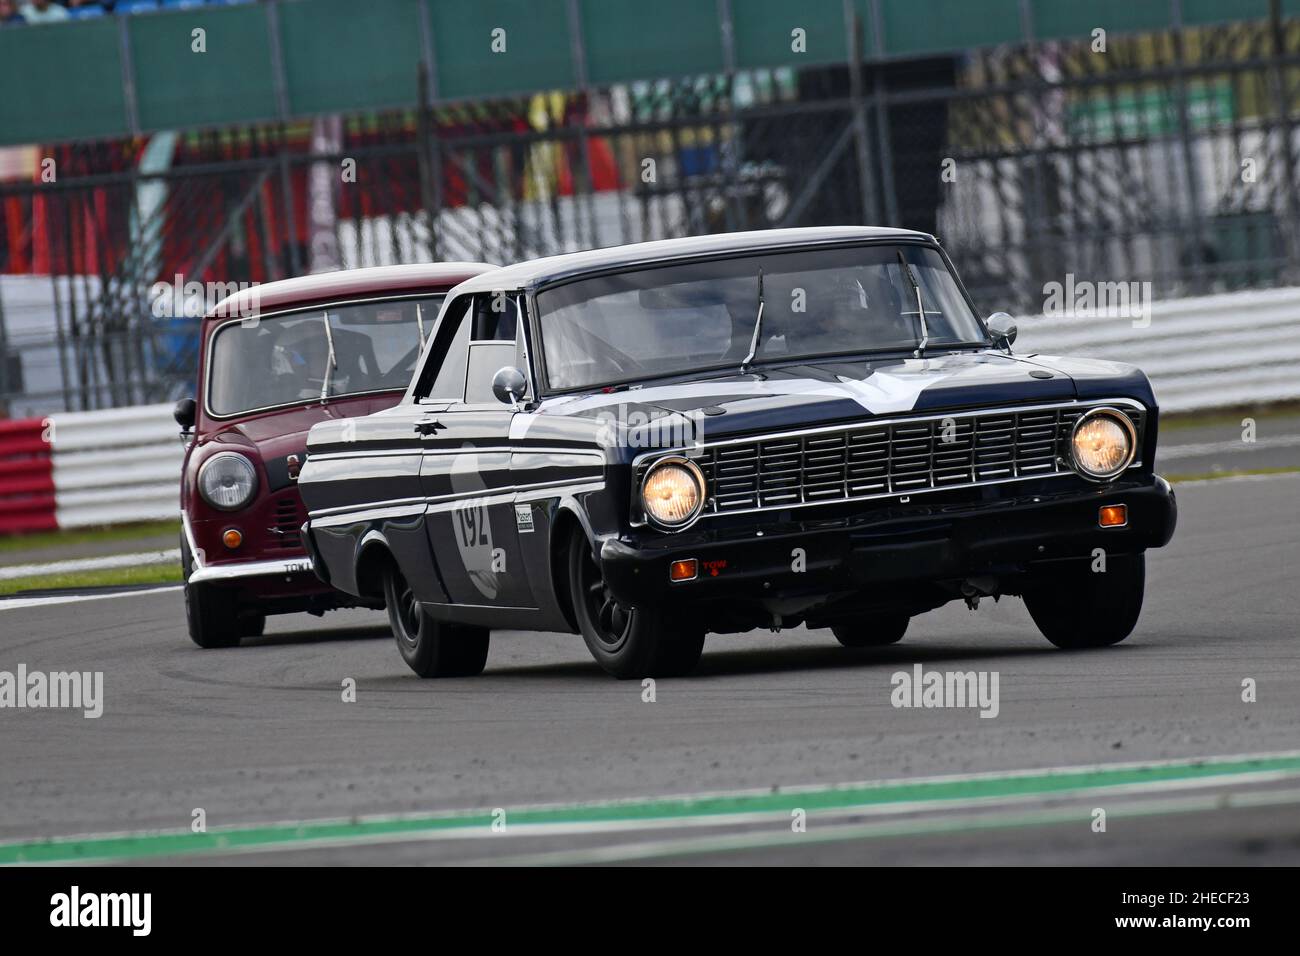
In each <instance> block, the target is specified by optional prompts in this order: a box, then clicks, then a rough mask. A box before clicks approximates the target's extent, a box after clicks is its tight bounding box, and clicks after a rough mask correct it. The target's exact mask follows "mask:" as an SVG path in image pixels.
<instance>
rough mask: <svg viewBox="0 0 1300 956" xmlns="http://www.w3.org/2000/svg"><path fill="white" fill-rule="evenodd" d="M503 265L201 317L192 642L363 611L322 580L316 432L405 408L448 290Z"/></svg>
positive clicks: (187, 569)
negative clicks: (301, 475)
mask: <svg viewBox="0 0 1300 956" xmlns="http://www.w3.org/2000/svg"><path fill="white" fill-rule="evenodd" d="M493 268H495V267H494V266H491V265H487V264H484V263H477V262H452V263H439V264H431V265H407V266H378V267H374V268H368V269H352V270H346V271H343V272H330V273H324V274H321V275H312V276H303V277H299V278H294V279H285V280H282V281H279V282H269V283H266V284H264V285H260V286H254V287H252V288H249V289H245V290H243V291H241V292H238V293H236V294H235V295H232V296H230V297H228V298H227V299H225V300H223V301H222V302H221V303H219V304H218V305H217V306H216V307H215V308H214V309H213V310H212V311H211V312H210V313H209V314H208V316H207V317H206V318H204V319H203V329H202V344H201V347H200V351H199V371H198V379H197V390H198V394H197V395H196V396H195V398H192V399H191V398H185V399H181V401H179V402H177V404H176V413H175V414H176V421H177V422H178V423H179V424H180V426H181V428H182V429H184V430H185V432H186V437H187V439H188V441H187V444H186V450H185V464H184V467H183V469H182V472H181V514H182V525H183V531H182V534H181V558H182V566H183V569H184V576H185V613H186V619H187V621H188V624H189V632H190V638H191V639H192V640H193V641H194V643H195V644H197V645H199V646H200V647H230V646H233V645H235V644H238V643H239V640H240V638H242V637H248V636H254V635H259V634H261V633H262V629H263V627H264V626H265V624H266V615H268V614H283V613H289V612H293V611H309V612H311V613H313V614H322V613H324V612H325V611H327V610H330V609H332V608H336V607H343V606H349V605H355V604H357V603H358V601H357V599H356V598H352V597H349V596H348V595H345V594H343V593H341V592H338V591H334V590H333V589H331V588H330V587H329V586H328V585H326V584H324V583H322V582H321V581H320V579H319V578H317V577H316V575H315V574H313V573H312V562H311V558H310V557H308V555H307V552H306V550H305V549H304V547H303V543H302V539H301V528H302V525H303V522H304V521H306V518H307V516H306V514H305V513H304V510H303V506H302V501H301V499H300V498H299V495H298V488H297V480H298V472H299V470H300V469H301V468H302V464H303V461H304V459H305V458H306V447H307V432H308V430H309V429H310V428H311V426H312V425H314V424H316V423H317V422H321V421H326V420H328V419H342V418H351V417H355V416H358V415H368V414H370V413H371V412H376V411H379V410H381V409H384V408H388V407H390V406H392V405H395V404H397V402H398V400H399V399H400V398H401V397H402V393H403V392H404V391H405V390H406V386H407V384H408V383H409V382H410V380H411V373H412V371H413V370H414V368H415V366H416V363H417V361H418V359H419V355H420V351H421V349H422V348H423V345H424V342H425V341H426V339H427V337H428V335H429V333H430V332H432V330H433V325H434V321H435V320H436V319H437V317H438V311H439V310H440V309H441V307H442V303H443V300H444V298H446V294H447V292H448V290H450V289H451V288H452V287H453V286H455V285H457V284H458V283H460V282H463V281H464V280H466V279H469V278H471V277H473V276H476V275H479V274H480V273H483V272H486V271H488V270H490V269H493Z"/></svg>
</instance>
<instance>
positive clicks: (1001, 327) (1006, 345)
mask: <svg viewBox="0 0 1300 956" xmlns="http://www.w3.org/2000/svg"><path fill="white" fill-rule="evenodd" d="M985 324H986V325H987V326H988V327H989V335H991V336H993V344H994V345H996V346H997V347H998V348H1000V349H1002V351H1004V352H1010V351H1011V343H1012V342H1014V341H1015V340H1016V320H1015V319H1013V318H1011V316H1009V315H1007V314H1006V313H1005V312H994V313H993V314H992V315H990V316H989V320H988V322H986V323H985Z"/></svg>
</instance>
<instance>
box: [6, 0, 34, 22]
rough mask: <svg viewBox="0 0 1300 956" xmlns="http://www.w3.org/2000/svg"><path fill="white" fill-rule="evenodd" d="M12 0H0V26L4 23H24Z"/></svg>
mask: <svg viewBox="0 0 1300 956" xmlns="http://www.w3.org/2000/svg"><path fill="white" fill-rule="evenodd" d="M26 22H27V21H26V20H24V19H23V17H22V14H21V13H19V12H18V6H17V5H16V4H15V3H14V0H0V26H3V25H4V24H6V23H26Z"/></svg>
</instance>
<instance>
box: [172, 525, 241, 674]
mask: <svg viewBox="0 0 1300 956" xmlns="http://www.w3.org/2000/svg"><path fill="white" fill-rule="evenodd" d="M193 568H194V559H193V557H192V556H191V555H190V549H189V544H188V542H186V541H185V540H184V538H182V539H181V571H182V573H183V575H184V577H185V623H186V625H187V626H188V628H189V632H190V640H191V641H193V642H194V643H195V644H197V645H198V646H199V647H202V648H204V649H206V650H211V649H213V648H218V647H236V646H238V644H239V638H240V636H241V634H240V624H239V613H238V608H237V607H236V605H235V602H234V601H233V600H231V598H230V595H228V594H223V593H222V592H221V591H220V590H219V589H217V588H214V587H212V586H211V585H208V584H191V583H190V580H189V577H190V572H191V571H192V570H193Z"/></svg>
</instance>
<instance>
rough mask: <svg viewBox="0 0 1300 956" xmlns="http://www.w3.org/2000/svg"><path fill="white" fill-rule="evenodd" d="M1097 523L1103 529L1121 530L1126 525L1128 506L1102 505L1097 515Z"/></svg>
mask: <svg viewBox="0 0 1300 956" xmlns="http://www.w3.org/2000/svg"><path fill="white" fill-rule="evenodd" d="M1097 523H1098V524H1099V525H1101V526H1102V527H1103V528H1122V527H1124V525H1126V524H1128V505H1103V506H1102V509H1101V511H1100V512H1098V514H1097Z"/></svg>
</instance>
